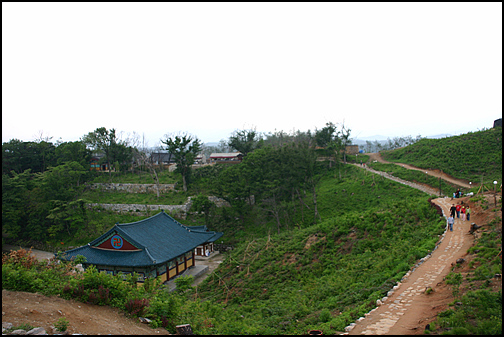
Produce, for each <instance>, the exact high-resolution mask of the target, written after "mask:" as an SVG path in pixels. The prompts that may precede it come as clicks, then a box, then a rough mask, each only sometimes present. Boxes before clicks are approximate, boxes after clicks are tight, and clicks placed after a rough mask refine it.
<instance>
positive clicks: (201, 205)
mask: <svg viewBox="0 0 504 337" xmlns="http://www.w3.org/2000/svg"><path fill="white" fill-rule="evenodd" d="M191 201H192V206H191V210H192V211H196V212H198V213H203V214H204V216H205V225H208V219H209V218H210V212H211V211H212V209H214V208H215V204H214V203H213V202H211V201H210V200H208V197H207V196H205V195H203V194H198V195H197V196H196V197H195V198H193V199H192V200H191Z"/></svg>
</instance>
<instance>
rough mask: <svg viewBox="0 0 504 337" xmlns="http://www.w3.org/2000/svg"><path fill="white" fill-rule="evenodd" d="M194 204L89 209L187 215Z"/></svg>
mask: <svg viewBox="0 0 504 337" xmlns="http://www.w3.org/2000/svg"><path fill="white" fill-rule="evenodd" d="M191 205H192V202H187V203H185V204H184V205H142V204H94V203H93V204H88V206H89V207H95V206H99V207H103V208H105V209H109V210H112V211H115V212H118V213H129V212H131V213H134V214H145V213H148V212H151V211H159V210H164V211H166V212H167V213H173V214H183V215H184V216H185V214H187V212H189V209H190V208H191Z"/></svg>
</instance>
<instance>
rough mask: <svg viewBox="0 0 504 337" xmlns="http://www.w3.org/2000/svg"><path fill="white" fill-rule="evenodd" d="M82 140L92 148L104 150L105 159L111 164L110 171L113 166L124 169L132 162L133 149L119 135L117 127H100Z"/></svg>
mask: <svg viewBox="0 0 504 337" xmlns="http://www.w3.org/2000/svg"><path fill="white" fill-rule="evenodd" d="M82 142H84V143H85V144H86V145H87V146H89V147H90V148H91V149H92V150H95V151H101V152H103V154H104V155H105V160H106V161H107V162H108V164H109V168H110V169H109V173H110V171H111V169H112V168H116V169H117V170H120V169H121V168H122V169H124V168H125V167H127V166H128V165H129V164H130V162H131V160H132V157H133V149H132V148H131V147H130V146H128V143H127V142H126V141H123V140H121V139H119V138H118V137H117V135H116V130H115V129H110V130H107V129H106V128H104V127H101V128H98V129H96V130H95V131H93V132H90V133H88V134H87V135H85V136H84V137H82ZM110 175H112V173H110Z"/></svg>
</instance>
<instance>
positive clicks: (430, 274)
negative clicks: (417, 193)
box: [349, 198, 474, 335]
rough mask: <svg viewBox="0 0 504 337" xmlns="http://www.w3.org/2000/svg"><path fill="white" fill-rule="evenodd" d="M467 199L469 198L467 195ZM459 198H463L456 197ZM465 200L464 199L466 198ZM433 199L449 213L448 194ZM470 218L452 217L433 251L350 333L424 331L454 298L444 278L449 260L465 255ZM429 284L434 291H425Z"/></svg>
mask: <svg viewBox="0 0 504 337" xmlns="http://www.w3.org/2000/svg"><path fill="white" fill-rule="evenodd" d="M466 199H468V198H466ZM458 200H460V201H462V200H464V198H462V199H458ZM466 201H467V200H466ZM433 202H434V203H436V204H437V205H439V206H441V208H442V210H443V213H444V214H445V215H446V214H449V209H450V206H451V204H452V200H451V199H450V198H438V199H434V200H433ZM469 227H470V222H469V221H462V220H461V219H456V220H455V225H454V226H453V232H450V231H448V230H447V231H445V233H444V234H443V235H442V236H441V238H440V243H439V244H438V246H437V248H436V249H435V250H434V251H433V252H432V254H431V255H430V256H429V255H428V256H427V257H425V258H424V261H423V263H422V264H420V265H419V266H418V267H417V268H416V269H414V270H413V272H412V273H410V275H409V276H408V277H406V278H405V279H403V282H402V283H400V284H398V288H397V289H396V290H395V291H393V293H392V294H390V296H388V297H387V298H386V299H385V301H383V305H381V306H379V307H377V308H376V309H375V310H374V311H372V312H371V313H370V314H369V316H367V317H366V318H365V319H364V320H362V321H361V322H357V324H356V326H355V328H354V329H353V330H351V331H350V333H349V334H350V335H412V334H423V331H424V327H425V325H426V324H427V323H429V322H430V321H432V320H434V318H435V317H436V315H437V314H438V313H439V312H440V311H443V310H446V309H447V304H448V303H449V302H451V301H452V300H453V298H452V294H451V290H450V289H449V288H448V287H447V286H446V285H445V284H444V282H443V278H444V277H445V276H446V275H447V274H448V273H449V272H450V268H451V266H452V263H453V264H455V261H457V259H459V258H463V257H465V256H466V255H467V253H466V252H467V250H468V249H469V248H470V247H471V246H472V245H473V241H474V237H473V235H471V234H469V233H468V231H469ZM428 287H430V288H432V289H433V292H432V293H430V294H426V293H425V290H426V289H427V288H428Z"/></svg>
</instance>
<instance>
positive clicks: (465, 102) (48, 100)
mask: <svg viewBox="0 0 504 337" xmlns="http://www.w3.org/2000/svg"><path fill="white" fill-rule="evenodd" d="M501 116H502V3H501V2H498V3H496V2H494V3H451V2H450V3H47V2H46V3H43V2H42V3H9V2H7V3H6V2H2V142H7V141H9V140H11V139H13V138H16V139H20V140H23V141H30V140H34V139H35V138H36V137H37V136H38V135H40V133H42V134H43V136H49V137H53V139H52V141H53V142H55V141H57V140H58V139H60V138H61V140H62V141H75V140H79V139H80V138H81V137H82V136H83V135H85V134H87V133H89V132H91V131H94V130H95V129H96V128H99V127H106V128H107V129H110V128H115V129H116V130H117V131H122V132H124V134H125V135H126V134H128V133H130V134H131V133H133V132H136V133H138V134H140V135H142V134H143V135H145V137H146V139H147V140H148V145H149V146H154V145H156V144H157V143H158V142H159V139H160V138H163V136H164V135H165V134H172V133H178V132H187V133H190V134H192V135H194V136H196V137H198V138H199V139H201V140H202V141H203V142H218V141H219V140H221V139H226V140H227V139H228V138H229V136H230V134H231V133H232V132H233V131H234V130H241V129H250V128H256V130H257V131H260V132H270V131H271V132H273V131H275V129H276V130H284V131H287V132H289V131H292V130H301V131H306V130H308V129H310V130H312V131H313V130H315V128H319V129H320V128H322V127H324V126H325V123H326V122H329V121H331V122H333V123H344V124H345V126H347V127H348V128H350V129H351V130H352V132H351V136H352V137H359V138H362V137H369V136H374V135H384V136H388V137H391V138H392V137H400V136H408V135H411V136H417V135H422V136H431V135H436V134H441V133H448V134H452V135H455V134H460V133H466V132H470V131H478V130H481V129H483V128H490V127H492V125H493V121H494V120H495V119H497V118H500V117H501Z"/></svg>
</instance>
